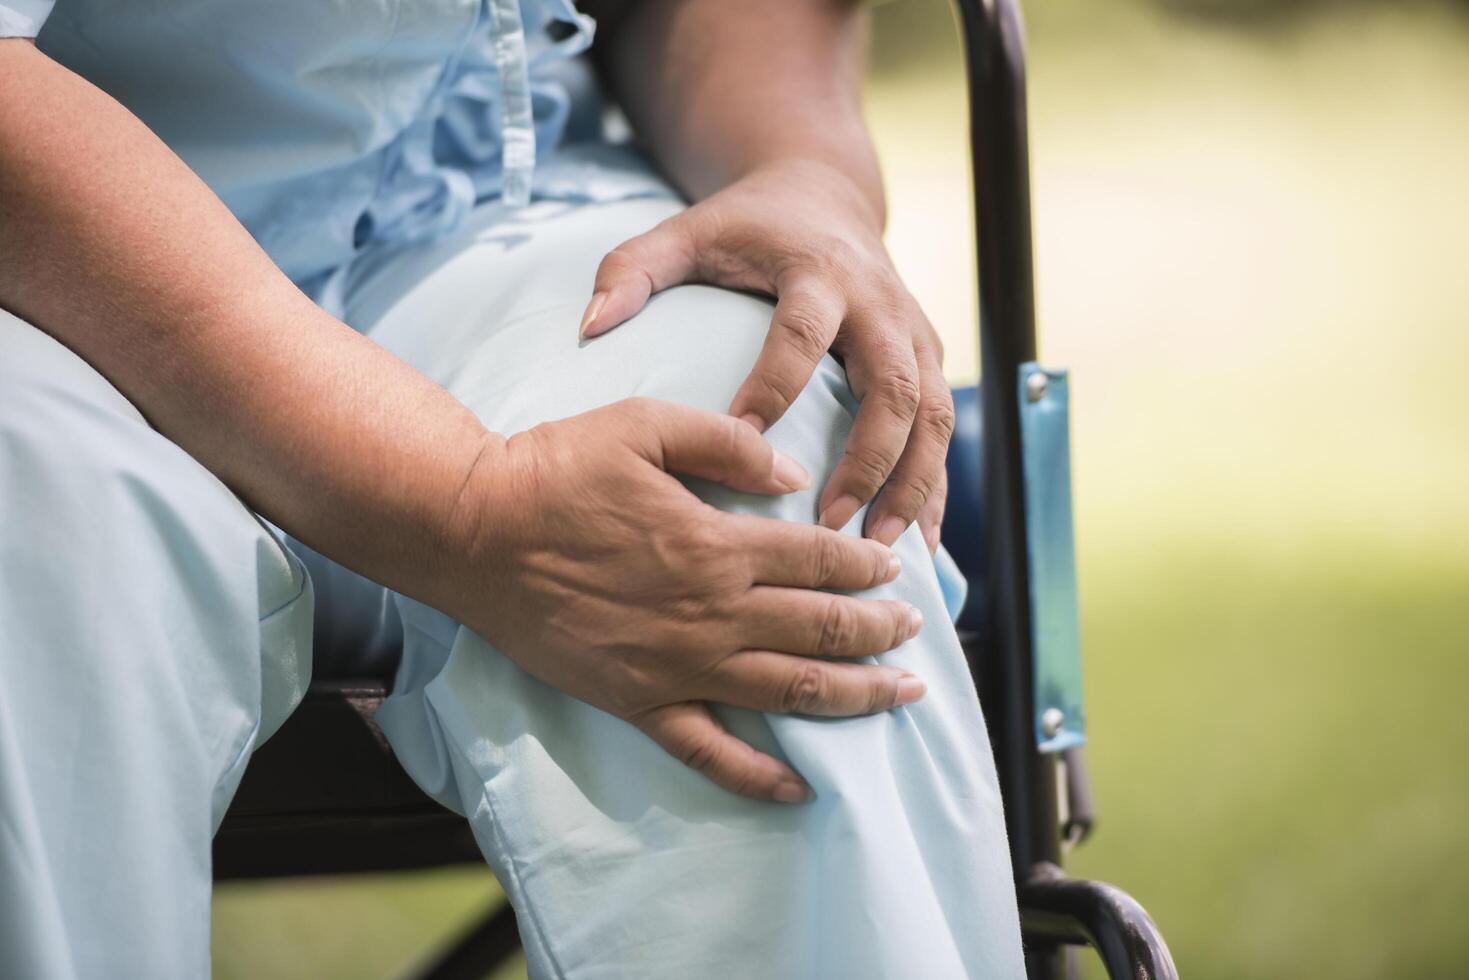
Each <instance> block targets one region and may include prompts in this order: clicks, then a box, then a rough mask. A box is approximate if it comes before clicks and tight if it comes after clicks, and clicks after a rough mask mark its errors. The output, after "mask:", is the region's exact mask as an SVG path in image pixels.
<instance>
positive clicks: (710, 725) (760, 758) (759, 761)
mask: <svg viewBox="0 0 1469 980" xmlns="http://www.w3.org/2000/svg"><path fill="white" fill-rule="evenodd" d="M637 725H638V727H639V728H641V729H642V730H643V731H644V732H645V733H646V734H647V735H648V737H649V738H651V739H652V740H653V741H655V742H657V743H658V744H659V745H660V746H662V748H663V751H665V752H667V753H668V754H669V755H671V756H673V757H674V758H675V759H677V760H678V761H679V762H682V763H683V764H684V765H686V766H688V767H689V768H690V769H693V770H694V771H695V772H699V773H702V774H703V775H705V776H707V777H708V778H709V779H710V780H712V781H713V782H714V783H716V784H717V785H719V786H722V787H724V788H725V789H727V790H729V791H730V792H731V793H738V794H740V795H741V796H750V797H754V798H755V799H757V800H775V801H777V802H780V803H804V802H807V801H808V800H810V799H811V798H812V793H811V788H810V787H809V786H807V785H806V783H805V781H804V780H802V779H801V777H800V776H797V775H796V773H795V770H793V769H791V767H790V766H788V765H786V764H785V763H783V762H781V761H779V760H778V759H774V758H771V757H770V756H768V755H766V754H765V753H763V752H757V751H755V749H753V748H751V747H750V746H749V745H747V744H746V743H744V742H742V741H740V740H739V739H737V738H735V737H734V736H733V735H731V734H730V733H729V732H727V731H725V730H724V728H723V726H721V725H720V724H719V722H718V721H716V720H715V718H714V715H713V714H712V713H711V712H710V711H709V708H708V706H706V705H704V704H701V703H699V702H696V701H686V702H683V703H681V704H671V705H668V706H666V707H663V708H658V709H656V710H654V711H652V712H649V713H648V714H647V715H645V716H644V717H643V718H641V719H639V720H638V722H637Z"/></svg>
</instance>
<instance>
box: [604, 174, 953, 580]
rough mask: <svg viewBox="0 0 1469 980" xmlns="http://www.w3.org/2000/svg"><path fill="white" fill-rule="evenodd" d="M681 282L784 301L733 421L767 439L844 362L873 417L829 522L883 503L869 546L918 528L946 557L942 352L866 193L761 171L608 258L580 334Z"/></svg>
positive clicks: (874, 515)
mask: <svg viewBox="0 0 1469 980" xmlns="http://www.w3.org/2000/svg"><path fill="white" fill-rule="evenodd" d="M683 282H704V283H711V284H715V285H720V286H728V287H730V288H733V289H745V290H751V291H755V292H762V293H767V294H769V295H772V296H774V297H776V301H777V302H776V308H775V317H774V320H773V321H772V322H771V325H770V335H769V337H768V338H767V340H766V343H765V348H764V350H763V351H762V352H761V354H760V357H759V360H758V361H757V362H756V364H755V368H754V370H753V372H752V373H751V374H750V377H749V379H748V380H747V381H746V382H745V384H744V385H743V386H742V387H741V388H740V390H739V392H738V393H737V394H736V395H735V398H734V402H733V403H732V404H731V405H730V409H729V410H730V414H731V415H734V416H736V417H739V418H743V419H744V420H745V421H747V422H749V423H750V424H751V425H753V426H754V427H755V428H756V429H757V430H760V431H763V430H764V429H765V428H766V427H768V426H769V425H771V424H773V423H774V422H775V421H776V420H777V419H779V418H780V417H781V415H783V414H784V413H785V411H786V409H787V408H789V407H790V404H791V402H792V401H794V400H795V398H796V396H797V395H798V394H800V392H801V390H802V388H804V387H805V385H806V383H807V381H808V380H810V377H811V374H812V372H813V371H814V370H815V368H816V365H817V362H818V361H819V360H820V359H821V356H822V355H823V354H825V353H826V352H827V351H828V350H830V351H831V352H832V353H834V354H836V355H838V356H840V357H841V359H842V361H843V363H844V364H845V366H846V370H847V377H848V379H849V380H850V382H851V385H852V390H853V392H854V393H855V394H856V395H857V397H858V398H859V399H860V400H861V402H862V404H861V409H860V411H859V412H858V415H857V420H856V423H855V425H854V426H853V429H852V435H851V439H850V441H849V442H848V444H847V451H846V455H845V456H844V457H843V458H842V461H841V462H840V463H839V464H838V466H837V468H836V471H835V472H834V473H833V474H832V478H831V481H830V482H829V483H828V484H827V486H826V487H825V489H824V491H823V493H822V495H821V501H820V505H819V506H820V513H821V523H822V524H824V525H826V526H827V527H831V528H840V527H842V526H843V525H845V524H846V523H847V522H848V521H849V520H851V518H852V515H853V514H855V513H856V512H857V510H858V508H859V507H861V506H862V505H863V504H864V503H866V502H868V501H869V500H872V498H873V497H874V495H876V497H877V499H876V501H875V502H874V503H873V505H872V507H871V509H870V510H869V512H868V515H867V525H866V533H867V534H868V535H869V536H870V537H872V538H875V539H876V540H878V541H880V542H882V543H883V544H889V545H890V544H892V543H893V542H894V541H895V540H897V537H898V535H899V534H901V533H902V532H903V530H904V529H905V528H907V526H908V525H909V524H910V523H912V522H913V521H914V520H917V521H918V522H919V526H920V527H921V529H922V531H923V536H924V539H925V540H926V541H927V542H928V546H929V550H930V551H932V550H933V549H935V548H937V547H938V541H939V525H940V524H941V523H942V520H943V513H944V496H945V493H946V490H947V480H946V478H945V471H944V457H945V454H946V453H947V451H948V445H949V437H950V436H951V435H952V433H953V428H954V403H953V399H952V398H951V397H950V395H949V387H948V384H947V383H946V382H945V380H944V374H943V345H942V343H941V342H940V341H939V338H938V335H937V334H936V333H935V332H934V329H933V327H932V326H931V325H930V324H929V322H928V318H927V317H925V316H924V315H923V311H922V310H920V309H919V308H918V304H917V303H916V302H915V301H914V299H913V297H912V295H910V294H909V292H908V290H907V289H906V288H905V287H904V286H903V284H902V282H901V281H900V280H899V278H898V274H897V272H896V270H894V268H893V264H892V261H891V259H890V258H889V257H888V254H887V251H886V249H885V248H884V247H883V244H882V236H881V217H880V216H879V215H877V214H876V213H874V211H873V206H872V204H871V203H870V201H869V199H868V198H866V197H864V196H863V194H862V193H861V192H860V190H859V189H858V188H857V186H856V185H855V184H854V183H853V182H852V181H851V180H850V179H849V178H848V177H846V176H844V175H843V174H842V173H841V172H840V171H838V170H835V169H833V168H831V167H827V166H825V165H823V164H819V163H814V162H809V161H794V162H790V161H788V162H784V163H781V164H776V165H770V166H766V167H764V168H762V169H759V170H756V171H755V172H753V173H751V174H750V175H749V176H746V177H745V178H743V179H741V180H738V181H736V182H734V183H733V184H730V185H729V186H728V187H726V188H724V189H723V190H721V191H719V192H717V193H715V194H713V195H712V196H710V197H708V198H706V199H705V200H703V201H700V202H699V203H697V204H695V205H693V206H692V207H690V208H689V209H688V210H687V211H684V212H682V213H681V214H679V215H676V216H675V217H673V218H670V219H668V220H667V221H665V222H663V223H662V224H660V225H659V226H658V227H656V228H654V229H653V230H652V231H650V232H648V233H646V234H644V235H639V236H638V237H637V238H634V239H631V240H630V241H627V242H624V243H623V244H622V245H620V246H618V247H617V248H616V249H614V250H613V251H612V252H611V253H609V254H608V255H607V257H606V258H605V259H603V260H602V264H601V267H600V268H599V269H598V270H597V279H596V287H595V292H594V295H593V296H592V301H591V303H590V305H589V306H588V307H587V311H586V315H585V317H584V318H583V321H582V333H583V334H584V335H586V336H588V337H593V336H596V335H597V334H600V333H605V332H606V331H608V330H611V329H612V328H613V327H615V326H617V325H618V324H620V323H622V322H623V321H624V320H626V319H628V318H629V317H631V316H632V315H633V314H634V313H636V312H637V311H638V310H640V309H641V308H642V307H643V305H644V304H645V303H646V302H647V301H648V297H649V295H650V294H651V293H654V292H656V291H658V290H660V289H667V288H668V287H670V286H674V285H677V284H679V283H683ZM879 491H881V492H880V493H879Z"/></svg>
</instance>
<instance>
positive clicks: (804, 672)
mask: <svg viewBox="0 0 1469 980" xmlns="http://www.w3.org/2000/svg"><path fill="white" fill-rule="evenodd" d="M827 688H828V685H827V683H826V672H825V671H824V670H822V669H821V667H820V665H818V664H813V663H810V662H809V661H803V662H801V663H800V664H798V665H797V667H796V668H795V670H794V672H793V673H792V674H791V676H790V677H788V678H787V679H786V681H785V684H784V686H783V687H782V690H781V693H780V698H779V703H780V710H781V711H787V712H806V711H812V710H814V709H816V708H818V707H820V706H821V705H823V704H825V703H826V700H827Z"/></svg>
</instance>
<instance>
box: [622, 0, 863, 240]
mask: <svg viewBox="0 0 1469 980" xmlns="http://www.w3.org/2000/svg"><path fill="white" fill-rule="evenodd" d="M605 6H606V8H607V9H606V11H605V14H604V17H605V18H606V19H607V20H608V23H607V30H606V32H605V35H606V36H604V37H602V38H599V41H598V45H597V47H596V48H595V49H594V50H595V51H597V52H598V55H599V59H600V61H601V63H602V65H603V66H604V68H605V70H606V73H607V75H608V76H609V78H610V79H611V81H612V84H613V86H614V88H615V89H616V92H617V95H618V97H619V98H620V100H621V103H622V105H623V108H624V110H625V111H626V112H627V113H628V116H629V118H630V120H631V121H632V123H633V126H634V128H635V130H636V131H637V133H638V134H639V136H640V137H642V139H643V140H645V141H646V143H647V144H648V146H649V147H650V148H651V149H652V150H653V152H654V154H655V155H656V156H657V158H658V161H659V162H660V163H661V164H662V165H663V166H664V167H665V168H666V169H667V170H668V172H669V173H670V174H671V175H672V176H673V178H674V180H676V181H677V182H678V183H679V184H680V185H681V186H682V187H683V189H684V190H685V191H686V192H687V193H688V194H689V195H690V196H692V197H694V198H703V197H707V196H709V195H710V194H712V193H714V192H715V191H717V190H719V189H720V188H723V187H726V186H728V185H729V184H732V183H734V182H735V181H736V180H738V179H739V178H741V177H745V176H747V175H749V174H750V173H752V172H754V171H756V170H758V169H759V168H760V167H761V166H764V165H766V164H769V163H772V162H777V161H789V160H806V161H810V162H813V163H820V164H823V165H825V166H826V167H828V168H830V171H831V173H830V174H828V177H829V178H830V177H833V176H834V177H836V178H837V179H840V180H844V181H849V182H850V183H851V184H852V185H853V186H852V190H853V192H854V193H855V194H857V195H860V197H861V198H862V199H863V203H864V204H865V205H867V206H868V207H869V208H870V211H871V213H870V215H869V217H870V219H871V220H872V221H873V223H874V224H875V225H876V226H877V227H879V228H880V227H881V226H882V223H883V220H884V218H885V204H884V199H883V190H882V176H881V174H880V173H879V171H878V166H877V155H876V154H875V153H874V152H873V149H872V143H871V141H870V140H869V138H868V135H867V127H866V124H865V123H864V122H863V120H862V109H861V100H860V95H861V79H862V57H863V41H864V33H865V32H864V26H863V21H862V18H861V17H860V15H859V14H858V11H857V9H856V5H855V4H854V3H853V2H851V0H741V2H739V3H728V2H722V0H614V2H613V3H611V4H607V5H605ZM593 9H595V8H593Z"/></svg>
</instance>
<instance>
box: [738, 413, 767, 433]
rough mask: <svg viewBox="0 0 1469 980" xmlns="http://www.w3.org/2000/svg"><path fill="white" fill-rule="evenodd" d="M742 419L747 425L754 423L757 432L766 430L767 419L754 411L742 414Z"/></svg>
mask: <svg viewBox="0 0 1469 980" xmlns="http://www.w3.org/2000/svg"><path fill="white" fill-rule="evenodd" d="M740 421H741V422H743V423H745V424H746V425H753V426H754V427H755V431H756V432H764V431H765V420H764V419H762V418H761V417H760V416H758V415H756V414H755V413H754V412H746V413H745V414H744V415H741V416H740Z"/></svg>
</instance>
